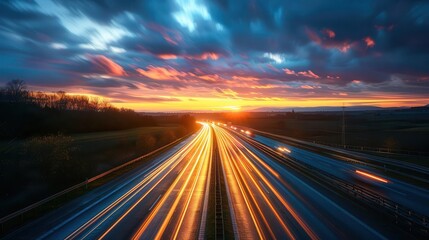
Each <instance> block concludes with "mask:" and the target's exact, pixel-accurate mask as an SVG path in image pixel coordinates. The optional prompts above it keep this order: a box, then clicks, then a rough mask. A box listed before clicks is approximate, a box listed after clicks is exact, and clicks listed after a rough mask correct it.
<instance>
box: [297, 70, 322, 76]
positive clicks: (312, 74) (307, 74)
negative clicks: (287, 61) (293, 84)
mask: <svg viewBox="0 0 429 240" xmlns="http://www.w3.org/2000/svg"><path fill="white" fill-rule="evenodd" d="M298 75H300V76H304V77H308V78H320V76H319V75H317V74H315V73H314V72H312V71H311V70H308V71H303V72H298Z"/></svg>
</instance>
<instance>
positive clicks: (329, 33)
mask: <svg viewBox="0 0 429 240" xmlns="http://www.w3.org/2000/svg"><path fill="white" fill-rule="evenodd" d="M322 33H323V34H325V35H326V36H327V37H329V38H334V37H335V32H334V31H332V30H331V29H328V28H325V29H323V30H322Z"/></svg>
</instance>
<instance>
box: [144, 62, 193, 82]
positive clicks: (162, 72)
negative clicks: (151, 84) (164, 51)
mask: <svg viewBox="0 0 429 240" xmlns="http://www.w3.org/2000/svg"><path fill="white" fill-rule="evenodd" d="M136 71H137V72H138V73H140V75H142V76H145V77H148V78H151V79H154V80H180V78H181V77H185V76H187V75H188V74H187V73H185V72H180V71H177V70H176V69H174V68H172V67H154V66H152V65H149V66H148V67H147V70H144V69H141V68H137V69H136Z"/></svg>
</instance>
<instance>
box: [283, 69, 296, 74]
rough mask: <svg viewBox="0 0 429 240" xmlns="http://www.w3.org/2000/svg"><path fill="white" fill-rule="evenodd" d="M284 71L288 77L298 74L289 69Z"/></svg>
mask: <svg viewBox="0 0 429 240" xmlns="http://www.w3.org/2000/svg"><path fill="white" fill-rule="evenodd" d="M283 71H284V72H285V73H286V74H287V75H296V72H295V71H293V70H290V69H288V68H284V69H283Z"/></svg>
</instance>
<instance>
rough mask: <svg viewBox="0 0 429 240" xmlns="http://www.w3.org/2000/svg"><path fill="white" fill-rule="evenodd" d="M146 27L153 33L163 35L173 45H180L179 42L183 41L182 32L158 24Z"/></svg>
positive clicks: (150, 24)
mask: <svg viewBox="0 0 429 240" xmlns="http://www.w3.org/2000/svg"><path fill="white" fill-rule="evenodd" d="M146 27H147V28H149V29H151V30H152V31H155V32H158V33H159V34H161V35H162V37H163V38H164V39H165V41H167V42H168V43H170V44H172V45H176V46H177V45H179V42H181V41H182V35H181V34H180V32H178V31H176V30H172V29H169V28H166V27H164V26H162V25H159V24H156V23H149V24H146Z"/></svg>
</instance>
